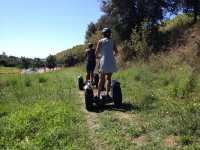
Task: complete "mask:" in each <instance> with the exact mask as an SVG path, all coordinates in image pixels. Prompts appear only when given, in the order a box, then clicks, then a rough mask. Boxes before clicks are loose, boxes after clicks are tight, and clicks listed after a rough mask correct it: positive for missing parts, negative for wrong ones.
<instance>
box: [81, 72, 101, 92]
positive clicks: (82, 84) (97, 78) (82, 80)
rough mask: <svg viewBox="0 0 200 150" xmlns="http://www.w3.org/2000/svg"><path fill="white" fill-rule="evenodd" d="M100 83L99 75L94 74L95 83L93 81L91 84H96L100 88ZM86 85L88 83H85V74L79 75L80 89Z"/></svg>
mask: <svg viewBox="0 0 200 150" xmlns="http://www.w3.org/2000/svg"><path fill="white" fill-rule="evenodd" d="M98 83H99V75H98V74H97V73H95V75H94V83H92V82H91V85H92V86H96V88H98ZM85 85H86V84H85V83H84V79H83V76H82V75H79V76H78V88H79V90H84V89H83V87H84V86H85Z"/></svg>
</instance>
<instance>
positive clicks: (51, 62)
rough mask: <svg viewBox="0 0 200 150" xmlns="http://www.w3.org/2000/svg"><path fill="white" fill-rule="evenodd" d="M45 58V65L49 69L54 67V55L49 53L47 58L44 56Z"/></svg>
mask: <svg viewBox="0 0 200 150" xmlns="http://www.w3.org/2000/svg"><path fill="white" fill-rule="evenodd" d="M46 60H47V63H46V65H47V67H48V68H49V69H52V68H55V67H56V65H57V64H56V57H55V56H53V55H49V56H48V57H47V58H46Z"/></svg>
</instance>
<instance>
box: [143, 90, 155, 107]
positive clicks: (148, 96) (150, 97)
mask: <svg viewBox="0 0 200 150" xmlns="http://www.w3.org/2000/svg"><path fill="white" fill-rule="evenodd" d="M141 97H142V100H141V105H142V107H149V106H150V105H151V104H152V103H153V102H154V101H155V100H156V95H155V94H154V92H153V91H146V92H144V93H142V95H141Z"/></svg>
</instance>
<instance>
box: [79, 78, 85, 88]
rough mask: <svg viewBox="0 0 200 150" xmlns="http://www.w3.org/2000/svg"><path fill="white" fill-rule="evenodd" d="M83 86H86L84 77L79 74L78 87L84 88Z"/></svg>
mask: <svg viewBox="0 0 200 150" xmlns="http://www.w3.org/2000/svg"><path fill="white" fill-rule="evenodd" d="M83 86H84V81H83V77H82V76H79V77H78V87H79V90H83Z"/></svg>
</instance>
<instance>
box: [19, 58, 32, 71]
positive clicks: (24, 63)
mask: <svg viewBox="0 0 200 150" xmlns="http://www.w3.org/2000/svg"><path fill="white" fill-rule="evenodd" d="M30 65H31V60H30V59H28V58H25V57H21V67H22V68H24V69H28V68H29V67H30Z"/></svg>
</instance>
